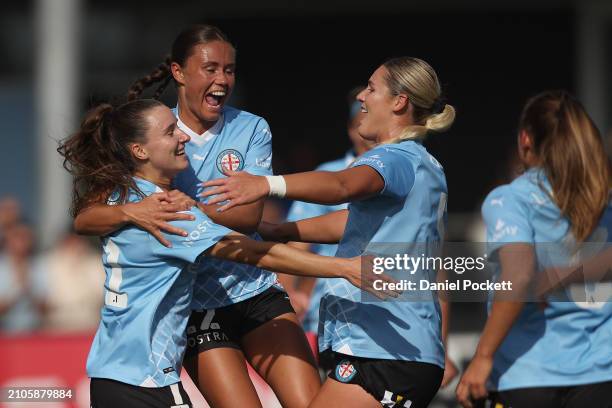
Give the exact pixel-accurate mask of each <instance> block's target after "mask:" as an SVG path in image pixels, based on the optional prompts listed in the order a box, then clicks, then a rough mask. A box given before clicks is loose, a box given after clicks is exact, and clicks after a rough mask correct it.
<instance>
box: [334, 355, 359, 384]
mask: <svg viewBox="0 0 612 408" xmlns="http://www.w3.org/2000/svg"><path fill="white" fill-rule="evenodd" d="M356 374H357V369H356V368H355V366H354V365H353V363H351V362H350V361H348V360H342V361H341V362H340V364H338V365H337V366H336V379H337V380H338V381H341V382H344V383H347V382H349V381H351V380H352V379H353V377H355V375H356Z"/></svg>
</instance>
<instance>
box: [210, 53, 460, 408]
mask: <svg viewBox="0 0 612 408" xmlns="http://www.w3.org/2000/svg"><path fill="white" fill-rule="evenodd" d="M358 99H359V100H360V101H361V103H362V112H363V113H364V114H363V117H362V120H361V123H360V125H359V128H358V131H359V134H360V135H361V136H362V137H363V138H364V139H367V140H370V141H372V142H375V143H377V144H379V146H377V147H375V148H374V149H372V150H370V151H368V152H367V153H365V154H364V155H363V156H361V157H359V158H357V160H356V161H355V162H354V163H353V164H352V165H351V166H350V167H349V168H348V169H345V170H341V171H336V172H323V171H319V172H306V173H298V174H292V175H288V176H274V177H268V178H266V177H260V176H254V175H249V174H247V173H231V174H232V175H231V177H229V178H225V179H218V180H215V181H211V182H207V183H205V184H204V186H205V187H213V188H211V189H210V190H208V191H206V192H205V193H204V195H205V196H208V195H217V196H216V197H215V198H213V199H212V200H210V201H209V202H210V203H211V204H213V203H221V202H223V201H225V200H229V202H228V203H225V204H223V205H222V206H221V207H219V210H221V211H223V210H225V209H229V208H232V207H234V206H236V205H239V204H245V203H249V202H253V201H256V200H258V199H260V198H261V197H264V196H266V195H268V194H272V195H276V196H284V197H287V198H291V199H295V200H301V201H309V202H317V203H321V204H338V203H342V202H347V201H348V202H350V205H349V208H348V211H346V210H344V211H338V212H335V213H331V214H328V215H325V216H322V217H317V218H312V219H308V220H303V221H299V222H297V223H289V224H283V225H282V226H281V227H279V230H277V231H274V230H272V231H271V232H272V235H273V236H276V237H282V238H284V239H289V240H292V241H293V240H296V241H306V242H320V243H333V242H338V241H340V239H341V241H340V246H339V248H338V252H337V256H340V257H349V256H355V255H360V254H362V253H364V252H365V251H374V252H376V251H377V250H376V246H377V244H380V245H383V243H397V244H399V245H398V246H403V247H404V246H412V245H414V244H415V243H430V244H434V243H439V242H440V241H441V239H442V237H443V235H444V233H443V231H441V230H442V228H443V225H444V218H445V214H446V197H447V188H446V179H445V176H444V172H443V170H442V166H441V165H440V163H438V161H437V160H436V159H435V158H434V157H433V156H431V155H430V154H429V153H428V152H427V151H426V150H425V148H424V147H423V146H422V144H421V141H422V139H423V137H425V135H426V134H427V133H429V132H437V131H443V130H446V129H447V128H448V127H449V126H450V125H451V124H452V122H453V120H454V116H455V111H454V109H453V107H452V106H450V105H447V104H445V103H443V102H442V100H441V89H440V84H439V81H438V77H437V75H436V73H435V72H434V70H433V69H432V68H431V67H430V66H429V65H428V64H427V63H426V62H424V61H422V60H420V59H417V58H409V57H403V58H396V59H391V60H389V61H387V62H385V63H384V64H383V65H381V66H380V67H379V68H378V69H377V70H376V71H375V72H374V73H373V75H372V76H371V77H370V80H369V81H368V86H367V88H366V89H365V90H364V91H363V92H361V93H360V94H359V96H358ZM421 273H423V274H424V273H426V272H425V271H419V274H421ZM424 295H425V294H424ZM429 295H430V296H429V297H428V299H429V300H428V301H423V302H418V301H404V302H384V303H380V302H379V303H376V302H366V301H363V302H360V296H359V293H357V291H354V290H352V289H351V288H350V287H348V286H347V285H344V284H343V283H341V282H338V281H336V280H332V281H330V282H329V285H328V287H327V288H326V294H325V295H324V296H323V299H322V301H321V305H320V308H321V321H322V322H321V324H320V325H319V327H320V328H322V330H320V332H319V349H320V350H321V351H326V350H328V351H333V352H334V353H335V369H334V370H333V371H332V372H331V373H330V376H329V379H328V380H327V381H326V382H325V384H324V385H323V387H322V389H321V392H320V393H319V394H318V395H317V397H316V398H315V400H314V401H313V403H312V405H311V406H312V407H315V408H319V407H327V406H330V401H333V404H334V406H337V407H354V406H358V407H379V406H380V405H381V404H382V405H383V406H389V407H391V406H393V407H412V408H415V407H425V406H427V404H428V403H429V402H430V401H431V399H432V398H433V396H434V395H435V393H436V391H437V390H438V388H439V386H440V382H441V380H442V375H443V367H444V349H443V345H442V340H441V334H440V320H441V319H440V309H439V305H438V302H437V300H436V299H435V297H434V296H433V295H432V294H429Z"/></svg>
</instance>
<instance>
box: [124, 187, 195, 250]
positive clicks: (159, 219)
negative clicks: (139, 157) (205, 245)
mask: <svg viewBox="0 0 612 408" xmlns="http://www.w3.org/2000/svg"><path fill="white" fill-rule="evenodd" d="M194 205H195V201H194V200H193V199H191V198H190V197H188V196H187V195H185V194H184V193H181V192H180V191H178V190H172V191H170V192H163V193H155V194H151V195H150V196H148V197H145V198H144V199H143V200H142V201H140V202H138V203H128V204H125V205H124V206H123V212H124V213H125V216H126V217H127V220H128V222H129V223H131V224H134V225H136V226H138V227H140V228H142V229H143V230H145V231H147V232H148V233H150V234H151V235H153V236H154V237H155V238H156V239H157V240H158V241H159V242H160V243H161V244H162V245H164V246H167V247H171V246H172V244H171V243H170V241H168V240H167V239H165V238H164V236H163V235H162V231H164V232H167V233H169V234H174V235H181V236H183V237H185V236H187V231H185V230H182V229H180V228H177V227H174V226H172V225H171V224H169V222H170V221H178V220H186V221H192V220H194V219H195V217H194V216H193V215H192V214H185V213H180V212H178V211H187V210H189V209H190V208H191V207H193V206H194Z"/></svg>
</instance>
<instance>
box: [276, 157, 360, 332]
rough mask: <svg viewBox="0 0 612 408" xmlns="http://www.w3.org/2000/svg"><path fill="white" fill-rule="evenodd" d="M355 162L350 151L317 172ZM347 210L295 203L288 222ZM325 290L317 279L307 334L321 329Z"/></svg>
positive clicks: (317, 247) (324, 248) (319, 249)
mask: <svg viewBox="0 0 612 408" xmlns="http://www.w3.org/2000/svg"><path fill="white" fill-rule="evenodd" d="M354 160H355V154H354V153H353V151H352V150H351V151H348V152H347V153H346V154H345V155H344V157H342V158H340V159H336V160H332V161H329V162H326V163H323V164H321V165H320V166H319V167H317V168H316V169H315V170H317V171H340V170H344V169H346V168H347V167H348V166H350V165H351V163H352V162H353V161H354ZM346 208H347V204H344V203H343V204H338V205H322V204H315V203H306V202H304V201H294V202H293V204H291V208H289V213H288V214H287V221H298V220H303V219H305V218H313V217H319V216H321V215H325V214H329V213H332V212H335V211H340V210H344V209H346ZM337 250H338V245H325V244H313V245H312V247H311V251H312V252H314V253H316V254H319V255H323V256H334V254H335V253H336V251H337ZM324 290H325V279H317V281H316V283H315V286H314V288H313V290H312V294H311V295H310V303H309V305H308V310H307V311H306V314H305V315H304V319H303V320H302V327H303V328H304V331H306V332H316V331H317V330H318V327H319V304H320V303H321V297H322V296H323V293H324Z"/></svg>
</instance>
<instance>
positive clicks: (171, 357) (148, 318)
mask: <svg viewBox="0 0 612 408" xmlns="http://www.w3.org/2000/svg"><path fill="white" fill-rule="evenodd" d="M136 183H137V186H138V188H139V189H140V190H141V191H142V193H144V194H145V195H150V194H152V193H154V192H158V191H161V190H160V189H159V188H158V187H157V186H155V185H154V184H152V183H150V182H148V181H146V180H142V179H136ZM140 200H141V197H140V196H139V195H138V194H136V193H135V192H133V191H132V192H131V194H130V195H129V199H128V201H129V202H137V201H140ZM191 212H192V214H193V215H194V216H195V217H196V219H195V220H194V221H176V222H172V224H173V225H175V226H177V227H179V228H183V229H185V230H186V231H187V232H188V234H189V235H188V236H187V237H180V236H177V235H166V238H167V239H168V240H169V241H170V242H171V243H172V248H166V247H165V246H163V245H161V244H160V243H159V242H158V241H157V240H156V239H155V238H154V237H153V236H151V235H150V234H148V233H147V232H145V231H144V230H142V229H140V228H137V227H135V226H130V225H128V226H126V227H124V228H121V229H120V230H118V231H116V232H114V233H112V234H109V235H107V236H105V237H104V238H103V239H102V243H103V249H104V254H103V256H102V262H103V264H104V269H105V272H106V280H105V283H104V287H105V291H104V292H105V293H104V306H103V307H102V314H101V321H100V326H99V327H98V331H97V332H96V336H95V338H94V340H93V344H92V346H91V350H90V352H89V356H88V358H87V374H88V376H89V377H92V378H109V379H113V380H116V381H120V382H123V383H126V384H131V385H137V386H142V387H165V386H167V385H170V384H174V383H177V382H179V381H180V369H181V362H182V360H183V353H184V351H185V346H186V338H185V326H186V325H187V320H188V318H189V315H190V313H191V308H190V305H191V297H192V290H193V282H194V280H195V273H194V272H193V271H190V270H189V268H188V265H189V264H190V263H192V262H194V261H195V260H196V258H198V257H199V255H200V254H201V253H202V252H204V251H206V250H207V249H208V248H209V247H211V246H213V245H214V244H215V243H217V242H218V241H219V240H221V238H223V237H224V236H225V235H227V234H229V233H230V232H231V230H229V229H227V228H225V227H223V226H219V225H216V224H214V223H213V222H212V221H211V220H210V219H209V218H208V217H207V216H206V215H205V214H203V213H202V212H201V211H200V210H199V209H197V208H196V207H194V208H193V209H192V210H191ZM199 258H205V257H204V256H201V257H199Z"/></svg>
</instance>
